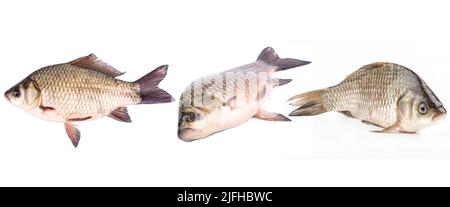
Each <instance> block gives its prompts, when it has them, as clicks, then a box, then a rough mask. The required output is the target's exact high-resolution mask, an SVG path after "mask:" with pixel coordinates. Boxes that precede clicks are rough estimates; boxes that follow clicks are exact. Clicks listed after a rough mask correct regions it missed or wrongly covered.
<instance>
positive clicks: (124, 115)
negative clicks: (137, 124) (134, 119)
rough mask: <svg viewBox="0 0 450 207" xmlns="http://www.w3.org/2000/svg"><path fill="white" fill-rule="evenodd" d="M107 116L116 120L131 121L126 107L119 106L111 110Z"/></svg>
mask: <svg viewBox="0 0 450 207" xmlns="http://www.w3.org/2000/svg"><path fill="white" fill-rule="evenodd" d="M108 116H109V117H111V118H113V119H115V120H117V121H122V122H131V118H130V115H129V114H128V109H127V107H119V108H117V109H116V110H114V111H112V112H111V113H110V114H109V115H108Z"/></svg>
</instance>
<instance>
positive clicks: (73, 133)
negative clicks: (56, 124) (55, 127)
mask: <svg viewBox="0 0 450 207" xmlns="http://www.w3.org/2000/svg"><path fill="white" fill-rule="evenodd" d="M64 128H66V133H67V135H68V136H69V138H70V141H72V144H73V146H74V147H75V148H76V147H77V146H78V143H79V142H80V136H81V133H80V131H79V130H78V129H77V128H75V125H73V124H72V123H70V122H67V121H66V122H64Z"/></svg>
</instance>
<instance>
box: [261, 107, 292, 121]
mask: <svg viewBox="0 0 450 207" xmlns="http://www.w3.org/2000/svg"><path fill="white" fill-rule="evenodd" d="M253 118H257V119H262V120H266V121H291V120H290V119H289V118H287V117H286V116H284V115H282V114H278V113H273V112H268V111H265V110H263V109H261V110H259V111H258V113H256V114H255V115H254V116H253Z"/></svg>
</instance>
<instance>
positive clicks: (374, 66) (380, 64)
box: [341, 62, 389, 83]
mask: <svg viewBox="0 0 450 207" xmlns="http://www.w3.org/2000/svg"><path fill="white" fill-rule="evenodd" d="M388 64H389V63H387V62H374V63H371V64H368V65H364V66H362V67H360V68H359V69H358V70H356V71H355V72H353V73H350V75H347V76H345V78H344V80H342V82H344V81H346V80H347V79H348V78H350V77H352V76H354V75H355V74H359V73H361V72H364V71H368V70H373V69H378V68H381V67H384V66H386V65H388ZM342 82H341V83H342Z"/></svg>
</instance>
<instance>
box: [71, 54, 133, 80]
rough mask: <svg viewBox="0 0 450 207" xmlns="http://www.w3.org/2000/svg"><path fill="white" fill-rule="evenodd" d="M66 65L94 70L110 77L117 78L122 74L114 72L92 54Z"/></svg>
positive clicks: (114, 70)
mask: <svg viewBox="0 0 450 207" xmlns="http://www.w3.org/2000/svg"><path fill="white" fill-rule="evenodd" d="M67 64H70V65H74V66H77V67H80V68H84V69H89V70H95V71H97V72H100V73H103V74H106V75H109V76H111V77H117V76H120V75H122V74H124V73H123V72H120V71H118V70H116V69H115V68H114V67H112V66H110V65H108V64H107V63H105V62H103V61H102V60H100V59H98V58H97V56H95V55H94V54H92V53H91V54H89V55H88V56H84V57H80V58H78V59H75V60H72V61H70V62H68V63H67Z"/></svg>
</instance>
